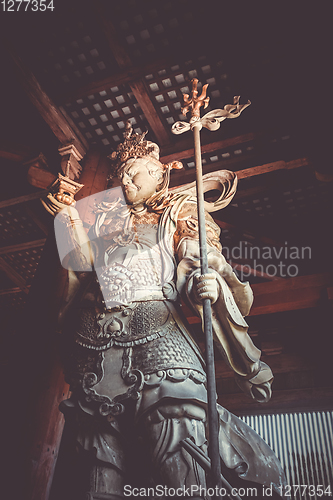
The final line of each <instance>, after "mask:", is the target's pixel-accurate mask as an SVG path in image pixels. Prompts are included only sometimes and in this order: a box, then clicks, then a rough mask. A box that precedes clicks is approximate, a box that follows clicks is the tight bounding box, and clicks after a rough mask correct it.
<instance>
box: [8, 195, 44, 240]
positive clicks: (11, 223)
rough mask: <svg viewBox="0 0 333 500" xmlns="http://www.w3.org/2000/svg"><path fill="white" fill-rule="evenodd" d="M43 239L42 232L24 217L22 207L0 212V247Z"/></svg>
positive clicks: (27, 217)
mask: <svg viewBox="0 0 333 500" xmlns="http://www.w3.org/2000/svg"><path fill="white" fill-rule="evenodd" d="M44 237H45V234H44V233H43V231H42V230H41V229H40V228H39V227H38V226H37V225H36V224H35V222H34V221H33V220H31V219H30V217H29V216H28V215H26V213H25V210H24V206H22V205H16V206H13V207H9V208H6V209H2V210H0V246H1V247H4V246H8V245H16V244H19V243H24V242H26V241H32V240H38V239H42V238H44Z"/></svg>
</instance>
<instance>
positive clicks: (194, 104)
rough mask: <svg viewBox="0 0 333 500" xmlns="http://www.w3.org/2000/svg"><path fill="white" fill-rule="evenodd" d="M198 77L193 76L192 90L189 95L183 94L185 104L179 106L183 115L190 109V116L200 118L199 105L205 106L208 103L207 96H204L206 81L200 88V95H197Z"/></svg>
mask: <svg viewBox="0 0 333 500" xmlns="http://www.w3.org/2000/svg"><path fill="white" fill-rule="evenodd" d="M198 81H199V80H198V79H197V78H193V79H192V80H191V82H192V92H191V97H190V96H189V94H183V100H184V104H185V106H184V107H182V108H181V111H182V113H183V115H184V116H186V115H187V113H188V111H189V110H190V109H191V117H196V118H200V108H201V106H203V107H204V109H205V108H207V106H208V104H209V97H206V91H207V87H208V83H206V84H205V85H204V86H203V87H202V90H201V95H200V96H199V97H198V90H197V87H198Z"/></svg>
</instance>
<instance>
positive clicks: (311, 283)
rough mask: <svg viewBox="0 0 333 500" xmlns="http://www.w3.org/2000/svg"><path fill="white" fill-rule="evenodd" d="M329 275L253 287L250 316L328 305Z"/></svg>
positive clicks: (330, 282) (273, 282)
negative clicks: (253, 298) (252, 302)
mask: <svg viewBox="0 0 333 500" xmlns="http://www.w3.org/2000/svg"><path fill="white" fill-rule="evenodd" d="M331 284H332V276H331V275H329V274H316V275H310V276H297V277H294V278H288V279H284V280H276V281H271V282H270V283H259V284H254V285H252V290H253V293H254V297H255V300H254V304H253V306H252V309H251V312H250V316H258V315H263V314H272V313H277V312H284V311H295V310H297V309H307V308H312V307H317V306H319V305H322V304H324V303H325V302H327V303H328V293H327V289H328V287H329V286H330V285H331Z"/></svg>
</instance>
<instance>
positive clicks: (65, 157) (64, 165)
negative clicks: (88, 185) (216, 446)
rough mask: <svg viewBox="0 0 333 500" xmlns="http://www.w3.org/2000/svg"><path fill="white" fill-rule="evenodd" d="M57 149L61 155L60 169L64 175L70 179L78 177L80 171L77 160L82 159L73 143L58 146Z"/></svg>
mask: <svg viewBox="0 0 333 500" xmlns="http://www.w3.org/2000/svg"><path fill="white" fill-rule="evenodd" d="M58 151H59V154H60V156H61V170H62V173H63V174H64V176H65V177H69V178H70V179H71V180H74V179H78V178H79V177H80V174H81V172H82V167H81V165H80V164H79V161H81V160H82V158H83V156H82V155H81V154H80V152H79V151H78V150H77V148H76V147H75V146H74V144H66V145H65V146H60V147H59V148H58Z"/></svg>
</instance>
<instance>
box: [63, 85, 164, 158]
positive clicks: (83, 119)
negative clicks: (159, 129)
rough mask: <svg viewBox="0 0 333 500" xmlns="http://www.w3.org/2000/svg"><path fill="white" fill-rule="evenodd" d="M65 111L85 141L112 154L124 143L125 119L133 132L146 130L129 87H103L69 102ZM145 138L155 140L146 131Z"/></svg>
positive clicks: (146, 127)
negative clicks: (99, 90)
mask: <svg viewBox="0 0 333 500" xmlns="http://www.w3.org/2000/svg"><path fill="white" fill-rule="evenodd" d="M66 109H67V111H68V113H69V114H70V116H71V117H72V119H73V120H74V121H75V122H76V124H77V125H78V126H79V128H80V130H81V132H82V133H83V135H84V136H85V137H86V138H87V140H88V142H90V143H92V144H98V145H99V146H101V147H103V148H104V149H105V150H106V151H107V152H111V151H112V150H113V149H115V148H116V147H117V145H118V144H119V142H120V141H122V140H123V132H124V129H125V123H126V120H129V121H130V122H131V124H132V127H133V129H134V131H135V132H137V133H142V132H144V131H146V130H149V124H148V122H147V120H146V118H145V116H144V114H143V112H142V110H141V108H140V106H139V104H138V103H137V101H136V99H135V97H134V95H133V92H132V91H131V89H130V87H129V86H128V85H121V86H119V87H112V88H106V89H105V90H103V91H101V92H98V93H97V94H93V95H89V96H88V97H85V98H83V99H78V100H77V101H75V102H73V103H68V104H67V105H66ZM147 139H149V140H152V141H156V138H155V137H154V135H153V133H152V132H151V131H150V130H149V135H148V136H147Z"/></svg>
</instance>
